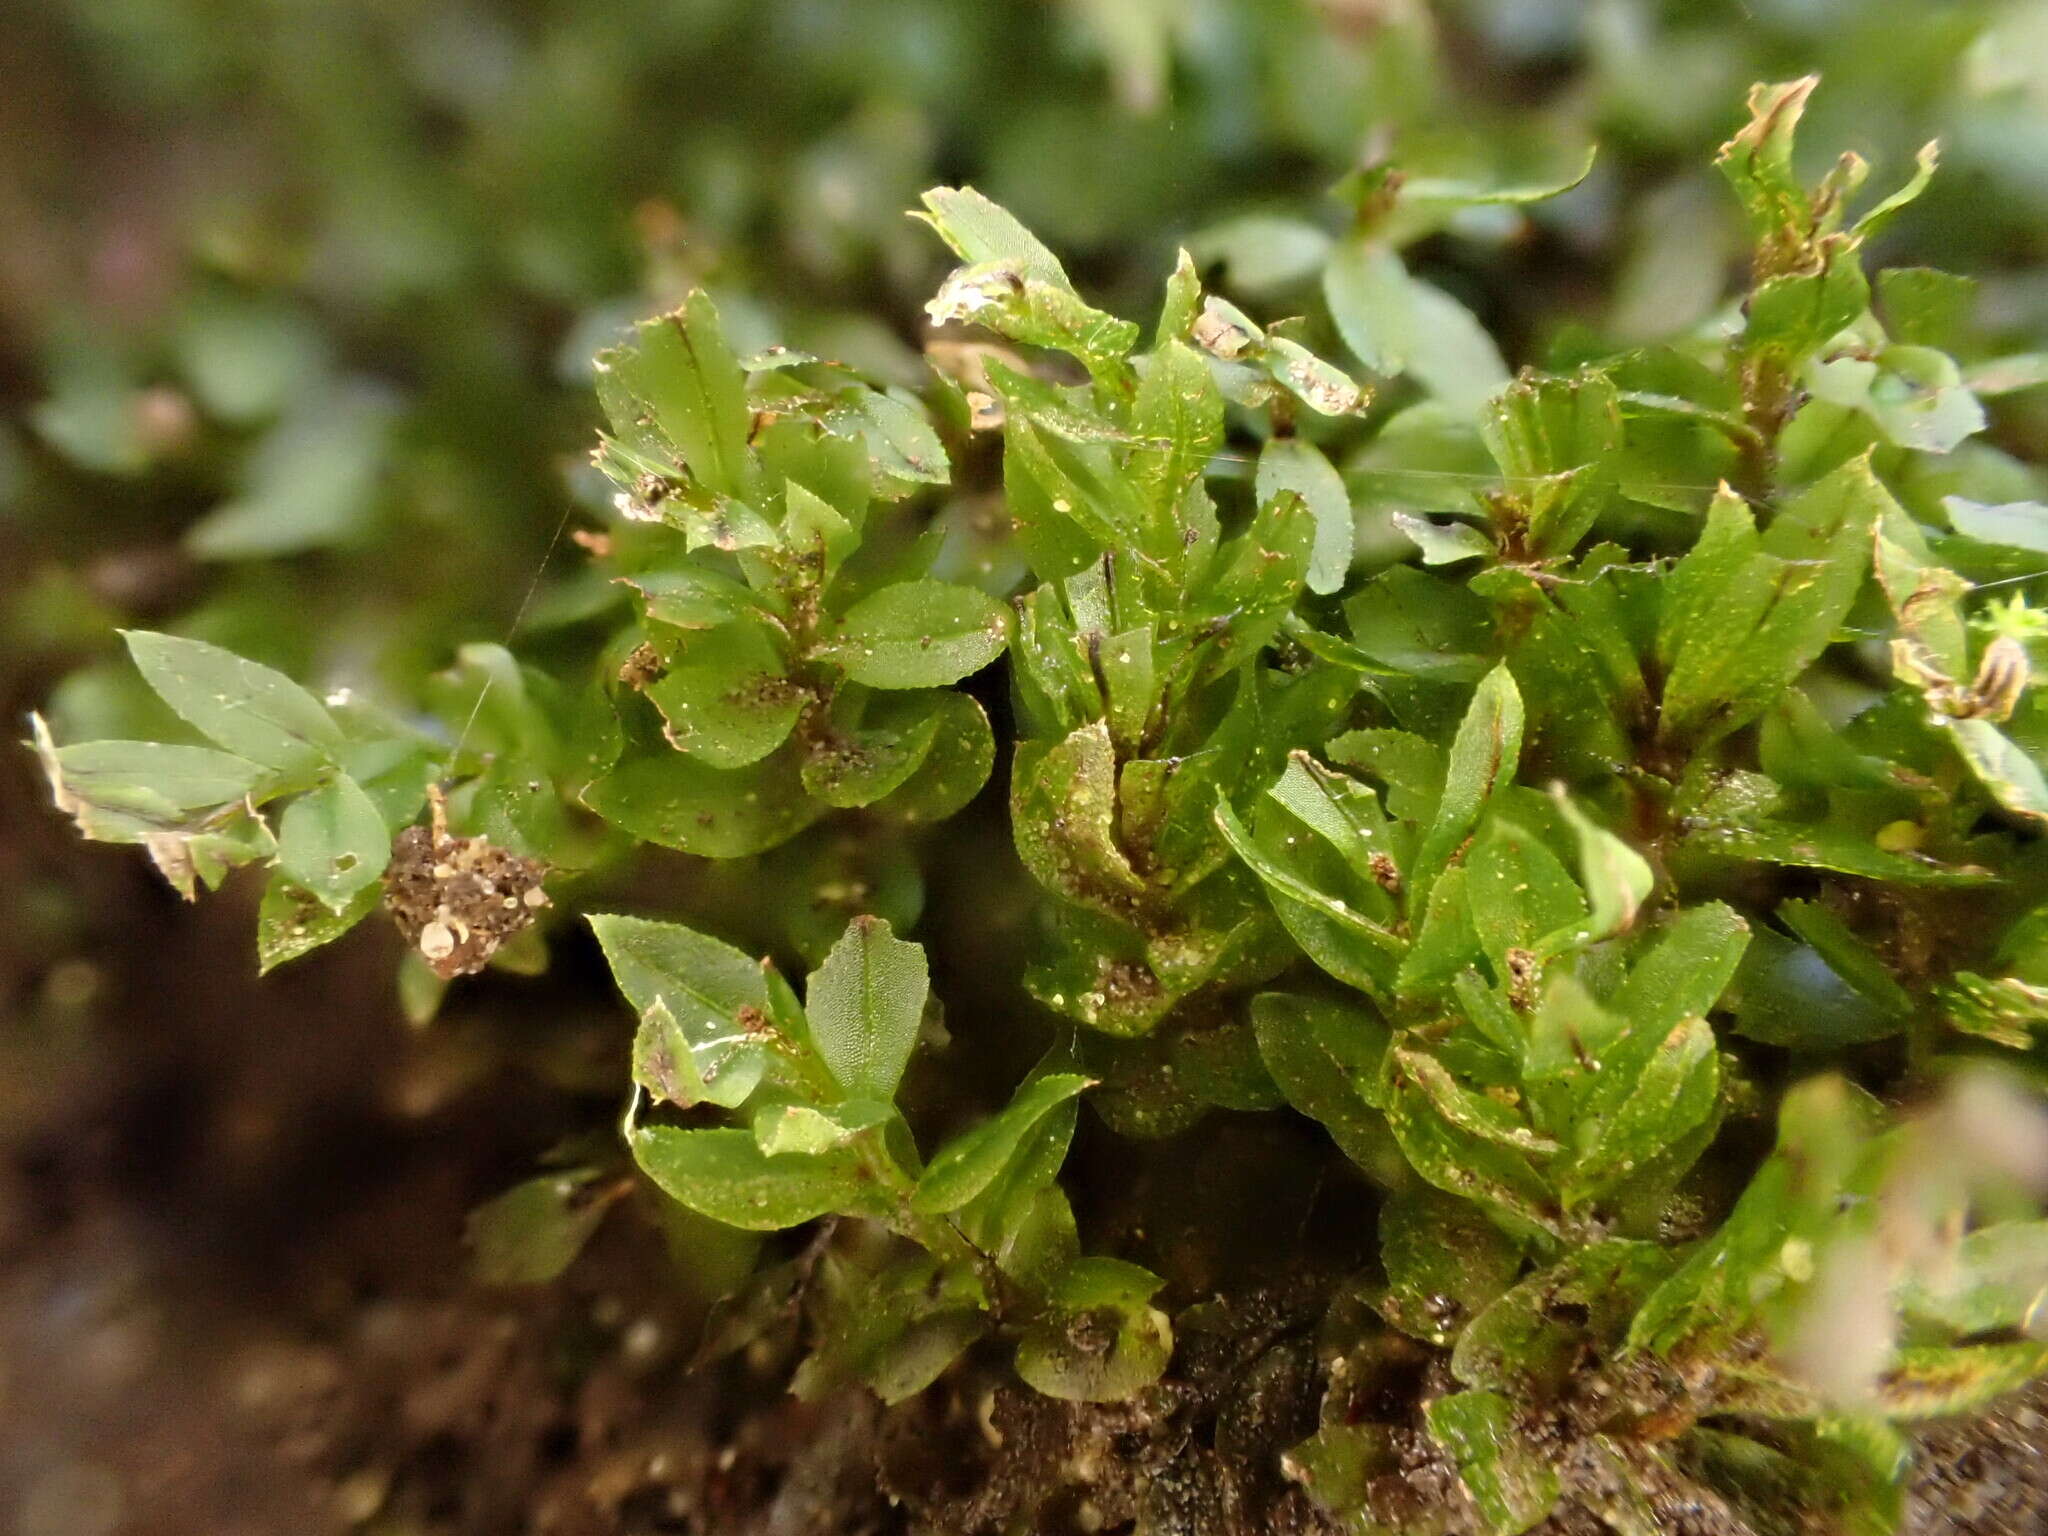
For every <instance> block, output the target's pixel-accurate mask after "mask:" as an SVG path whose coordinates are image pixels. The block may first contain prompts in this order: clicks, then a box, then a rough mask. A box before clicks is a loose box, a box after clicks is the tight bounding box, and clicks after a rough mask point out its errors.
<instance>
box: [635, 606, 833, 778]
mask: <svg viewBox="0 0 2048 1536" xmlns="http://www.w3.org/2000/svg"><path fill="white" fill-rule="evenodd" d="M784 674H785V666H784V663H783V660H782V657H781V656H780V655H779V654H777V652H776V648H775V645H774V643H773V642H772V641H771V640H770V638H769V636H768V633H767V631H766V630H765V628H764V627H763V626H762V625H760V624H758V623H751V622H742V623H736V624H724V625H720V626H719V627H718V628H716V629H710V630H703V631H698V632H691V633H686V634H684V635H683V636H682V638H681V640H680V644H679V648H678V649H677V651H676V653H675V659H674V660H673V661H672V662H670V663H669V664H668V665H667V666H666V667H665V668H664V669H663V670H662V672H661V675H660V676H658V677H656V678H654V679H652V680H651V681H649V682H647V683H646V684H644V685H643V686H642V688H641V692H642V693H644V694H645V695H646V696H647V698H648V700H649V701H650V702H652V703H653V705H654V706H655V708H657V709H659V710H660V711H661V714H662V719H663V720H664V721H665V722H666V734H667V736H668V740H669V745H671V746H673V747H674V748H676V750H677V751H679V752H687V753H689V754H690V755H691V756H692V757H695V758H698V759H700V760H701V761H703V762H705V763H707V764H708V765H710V766H711V767H713V768H744V767H746V766H747V765H748V764H750V763H756V762H759V761H760V760H761V759H762V758H764V757H766V756H767V755H768V754H769V753H770V752H773V751H774V750H775V749H776V748H777V747H779V746H781V745H782V743H783V742H785V741H787V740H788V739H789V733H790V732H791V731H792V730H793V729H794V728H795V726H796V722H797V717H798V716H799V715H800V714H802V713H803V709H804V706H805V704H806V703H808V702H810V698H811V695H810V694H809V693H808V692H807V691H806V690H804V689H803V688H801V687H799V686H797V684H796V683H794V682H793V681H792V680H791V679H790V678H789V677H787V676H785V675H784Z"/></svg>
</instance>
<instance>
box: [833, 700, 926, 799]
mask: <svg viewBox="0 0 2048 1536" xmlns="http://www.w3.org/2000/svg"><path fill="white" fill-rule="evenodd" d="M952 697H954V696H953V695H948V694H943V693H897V694H882V695H879V696H878V697H877V699H876V700H875V702H874V703H872V704H870V705H869V706H868V707H867V708H866V709H865V710H863V712H862V715H861V723H860V726H859V728H857V729H853V730H842V729H839V728H837V727H836V726H828V729H826V730H824V731H821V732H818V733H817V734H815V735H813V736H811V737H810V739H808V740H807V741H806V742H805V743H804V748H803V752H804V759H803V769H802V773H803V782H804V788H805V789H806V790H808V791H809V792H810V793H811V794H814V795H816V796H817V797H818V798H819V799H820V800H823V801H824V802H825V803H826V804H827V805H833V806H863V805H872V804H874V802H875V801H877V800H880V799H882V798H883V797H884V796H886V795H889V794H891V793H893V792H894V791H895V790H897V789H899V788H901V787H902V786H903V785H904V784H905V783H906V782H908V781H909V780H910V779H911V778H912V776H913V775H915V774H916V773H917V771H918V769H919V768H920V767H921V766H922V765H923V764H924V762H925V761H926V759H927V758H928V757H929V756H930V755H931V751H932V748H933V746H934V745H935V744H936V743H937V742H938V740H939V736H940V733H941V730H942V729H943V728H944V727H945V726H946V725H947V724H948V723H949V719H948V717H949V715H950V714H951V710H950V708H949V705H948V700H949V699H950V698H952Z"/></svg>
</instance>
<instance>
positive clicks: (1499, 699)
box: [1416, 662, 1523, 892]
mask: <svg viewBox="0 0 2048 1536" xmlns="http://www.w3.org/2000/svg"><path fill="white" fill-rule="evenodd" d="M1522 723H1523V714H1522V695H1521V691H1520V690H1519V689H1517V688H1516V687H1515V680H1514V677H1513V676H1512V675H1511V674H1510V673H1509V671H1508V669H1507V664H1506V663H1505V662H1503V663H1501V664H1500V665H1498V666H1496V667H1495V668H1494V669H1493V670H1492V671H1491V672H1489V673H1487V674H1486V676H1485V678H1484V679H1483V680H1482V681H1481V682H1480V684H1479V688H1478V691H1477V692H1475V693H1474V694H1473V696H1472V703H1471V706H1470V707H1469V708H1468V709H1467V710H1466V712H1465V718H1464V719H1463V720H1462V721H1460V722H1459V724H1458V733H1457V735H1456V736H1455V737H1454V738H1453V739H1452V742H1451V754H1450V759H1449V762H1448V764H1447V766H1446V768H1445V773H1444V789H1443V795H1442V796H1441V798H1440V799H1439V800H1438V802H1437V812H1436V820H1435V821H1434V822H1432V823H1431V825H1430V829H1429V832H1428V835H1427V836H1425V837H1424V838H1423V841H1422V848H1421V851H1420V852H1419V853H1418V854H1417V855H1416V865H1417V871H1418V879H1417V882H1416V883H1417V887H1418V892H1419V891H1421V890H1423V889H1426V885H1427V881H1428V879H1429V877H1430V875H1431V874H1433V873H1434V872H1435V871H1436V870H1439V869H1442V868H1443V867H1444V865H1445V864H1447V863H1448V862H1449V860H1450V858H1451V855H1452V854H1453V853H1455V852H1456V851H1457V849H1458V845H1459V844H1460V843H1462V842H1463V841H1464V840H1465V837H1466V834H1467V833H1469V832H1470V831H1471V830H1472V828H1473V827H1474V826H1475V825H1477V824H1478V821H1479V813H1480V811H1481V810H1482V809H1483V808H1484V807H1485V805H1486V802H1487V801H1488V800H1489V799H1491V798H1492V796H1493V794H1494V792H1495V791H1496V790H1497V789H1499V788H1500V787H1501V786H1502V785H1504V784H1507V783H1511V782H1512V781H1513V779H1514V776H1515V769H1516V767H1517V766H1518V765H1519V764H1520V762H1521V758H1522Z"/></svg>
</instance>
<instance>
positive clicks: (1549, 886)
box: [1465, 815, 1586, 982]
mask: <svg viewBox="0 0 2048 1536" xmlns="http://www.w3.org/2000/svg"><path fill="white" fill-rule="evenodd" d="M1465 869H1466V875H1465V893H1466V899H1467V900H1468V901H1469V902H1470V903H1471V909H1472V926H1473V928H1474V930H1475V931H1476V932H1477V933H1478V935H1479V942H1480V944H1481V946H1482V947H1483V948H1484V949H1485V951H1486V958H1487V959H1488V960H1490V961H1491V962H1492V963H1493V969H1494V974H1495V976H1497V977H1499V978H1500V979H1501V980H1502V981H1503V982H1505V981H1507V980H1508V978H1509V977H1510V976H1511V975H1512V974H1513V973H1514V971H1515V970H1516V968H1517V959H1518V958H1519V961H1520V963H1521V964H1522V965H1524V966H1530V965H1533V964H1534V963H1535V962H1537V961H1539V960H1544V959H1548V958H1549V953H1548V951H1549V948H1550V945H1549V942H1548V941H1549V940H1550V939H1551V936H1552V935H1554V934H1559V933H1563V934H1566V935H1573V934H1576V933H1578V932H1579V931H1580V930H1581V929H1582V928H1583V927H1584V926H1585V921H1584V919H1585V915H1586V900H1585V897H1584V896H1582V895H1581V894H1580V892H1579V888H1578V886H1577V885H1576V884H1575V883H1574V882H1573V880H1572V877H1571V876H1570V875H1568V874H1566V873H1565V868H1564V865H1563V864H1562V863H1561V862H1559V860H1558V857H1557V855H1556V854H1554V853H1552V852H1551V851H1550V849H1549V848H1548V847H1546V846H1545V845H1544V843H1543V841H1542V839H1540V838H1538V837H1536V836H1535V835H1534V834H1533V833H1530V832H1527V831H1524V830H1523V829H1522V828H1521V827H1518V826H1516V825H1515V824H1514V823H1513V822H1510V821H1508V820H1507V819H1506V818H1505V817H1502V816H1499V815H1496V816H1494V817H1493V818H1491V819H1490V820H1489V821H1488V822H1487V824H1486V828H1485V830H1484V831H1482V832H1481V833H1480V834H1479V836H1478V838H1477V839H1476V840H1475V841H1474V843H1473V846H1472V851H1471V853H1470V854H1469V855H1468V856H1467V858H1466V865H1465ZM1517 951H1519V957H1518V956H1517V954H1516V952H1517Z"/></svg>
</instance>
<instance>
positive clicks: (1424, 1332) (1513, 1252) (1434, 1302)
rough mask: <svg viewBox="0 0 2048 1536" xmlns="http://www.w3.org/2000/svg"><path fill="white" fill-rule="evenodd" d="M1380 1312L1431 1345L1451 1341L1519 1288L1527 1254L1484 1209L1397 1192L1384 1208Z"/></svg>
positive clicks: (1431, 1194)
mask: <svg viewBox="0 0 2048 1536" xmlns="http://www.w3.org/2000/svg"><path fill="white" fill-rule="evenodd" d="M1379 1239H1380V1262H1381V1263H1382V1264H1383V1265H1385V1266H1386V1271H1387V1289H1386V1294H1385V1295H1384V1296H1382V1297H1381V1298H1380V1300H1379V1302H1378V1304H1377V1305H1378V1310H1379V1312H1380V1315H1381V1316H1383V1317H1384V1318H1386V1320H1387V1321H1388V1322H1390V1323H1392V1324H1393V1325H1394V1326H1395V1327H1396V1328H1399V1329H1400V1330H1401V1331H1402V1332H1404V1333H1407V1334H1410V1335H1412V1336H1413V1337H1415V1338H1418V1339H1422V1340H1423V1341H1425V1342H1426V1343H1430V1344H1439V1345H1442V1344H1449V1343H1451V1342H1452V1341H1453V1340H1454V1339H1455V1338H1456V1337H1457V1336H1458V1334H1459V1332H1460V1331H1461V1330H1462V1329H1463V1328H1464V1326H1465V1325H1466V1324H1467V1323H1468V1322H1470V1321H1471V1320H1472V1319H1473V1318H1474V1317H1476V1316H1478V1315H1479V1313H1481V1312H1482V1311H1484V1310H1485V1309H1486V1308H1487V1307H1488V1306H1490V1305H1491V1304H1492V1303H1493V1302H1494V1301H1495V1300H1496V1299H1497V1298H1499V1297H1500V1295H1501V1294H1502V1293H1503V1292H1505V1291H1506V1290H1507V1289H1508V1287H1509V1286H1510V1285H1512V1284H1513V1283H1514V1279H1515V1275H1516V1274H1517V1272H1519V1271H1520V1269H1521V1267H1522V1250H1521V1248H1520V1247H1519V1245H1517V1244H1516V1243H1515V1242H1514V1241H1513V1240H1512V1239H1510V1238H1509V1237H1508V1236H1507V1234H1506V1233H1504V1232H1502V1231H1501V1229H1500V1228H1499V1227H1497V1226H1495V1225H1494V1224H1493V1222H1491V1221H1489V1220H1488V1219H1487V1218H1486V1215H1485V1213H1484V1212H1483V1211H1481V1210H1480V1209H1479V1207H1478V1206H1476V1205H1474V1204H1472V1203H1471V1202H1470V1201H1467V1200H1460V1199H1457V1198H1455V1197H1454V1196H1451V1195H1446V1194H1444V1193H1442V1192H1441V1191H1439V1190H1435V1189H1429V1188H1426V1187H1424V1188H1414V1189H1406V1190H1400V1191H1397V1192H1395V1193H1393V1194H1391V1195H1389V1196H1387V1197H1386V1199H1385V1201H1384V1202H1383V1203H1382V1204H1381V1206H1380V1217H1379Z"/></svg>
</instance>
